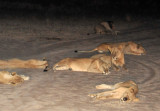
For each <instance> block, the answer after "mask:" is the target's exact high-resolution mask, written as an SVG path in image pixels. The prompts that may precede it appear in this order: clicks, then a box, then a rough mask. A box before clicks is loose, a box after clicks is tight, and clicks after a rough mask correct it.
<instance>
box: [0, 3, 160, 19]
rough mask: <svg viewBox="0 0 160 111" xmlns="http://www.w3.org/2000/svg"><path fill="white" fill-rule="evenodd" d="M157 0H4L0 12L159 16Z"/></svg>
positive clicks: (48, 14) (44, 15)
mask: <svg viewBox="0 0 160 111" xmlns="http://www.w3.org/2000/svg"><path fill="white" fill-rule="evenodd" d="M159 6H160V5H159V2H158V1H157V0H146V1H142V0H43V1H40V0H4V1H0V15H1V16H5V15H10V16H33V15H34V16H39V17H46V16H48V17H49V16H50V17H53V16H106V15H107V16H114V15H117V16H124V15H126V14H130V15H136V16H152V17H159V16H160V14H159Z"/></svg>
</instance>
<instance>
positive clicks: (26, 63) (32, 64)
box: [0, 59, 48, 71]
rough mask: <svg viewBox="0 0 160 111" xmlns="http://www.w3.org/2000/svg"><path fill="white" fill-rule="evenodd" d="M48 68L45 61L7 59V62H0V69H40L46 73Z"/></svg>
mask: <svg viewBox="0 0 160 111" xmlns="http://www.w3.org/2000/svg"><path fill="white" fill-rule="evenodd" d="M47 67H48V62H47V61H46V60H43V61H41V60H36V59H29V60H20V59H9V60H0V69H6V68H40V69H44V71H46V69H47Z"/></svg>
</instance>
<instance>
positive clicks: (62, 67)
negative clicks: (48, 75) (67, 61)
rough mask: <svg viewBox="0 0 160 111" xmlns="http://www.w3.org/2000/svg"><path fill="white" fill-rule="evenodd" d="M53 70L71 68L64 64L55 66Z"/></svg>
mask: <svg viewBox="0 0 160 111" xmlns="http://www.w3.org/2000/svg"><path fill="white" fill-rule="evenodd" d="M53 70H71V68H70V67H68V66H66V65H63V66H55V67H54V68H53Z"/></svg>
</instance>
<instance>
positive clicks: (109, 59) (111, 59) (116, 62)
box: [91, 52, 127, 71]
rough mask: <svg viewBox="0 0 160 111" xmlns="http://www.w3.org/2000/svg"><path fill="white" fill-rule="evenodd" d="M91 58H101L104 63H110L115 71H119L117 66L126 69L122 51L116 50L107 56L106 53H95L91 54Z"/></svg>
mask: <svg viewBox="0 0 160 111" xmlns="http://www.w3.org/2000/svg"><path fill="white" fill-rule="evenodd" d="M91 58H95V59H101V60H102V61H103V62H105V63H106V64H111V67H112V68H113V69H114V70H116V71H119V67H120V68H122V69H124V70H127V68H126V66H125V61H124V54H123V53H120V52H119V53H118V52H117V53H116V54H115V55H113V54H112V55H111V56H107V55H106V54H96V55H93V56H91Z"/></svg>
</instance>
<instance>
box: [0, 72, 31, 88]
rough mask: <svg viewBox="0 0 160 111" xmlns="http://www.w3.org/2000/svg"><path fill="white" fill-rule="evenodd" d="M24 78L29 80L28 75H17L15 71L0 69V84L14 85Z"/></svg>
mask: <svg viewBox="0 0 160 111" xmlns="http://www.w3.org/2000/svg"><path fill="white" fill-rule="evenodd" d="M24 80H29V77H26V76H24V75H18V74H17V73H16V72H12V73H10V72H8V71H0V84H13V85H16V84H19V83H22V82H24Z"/></svg>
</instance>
